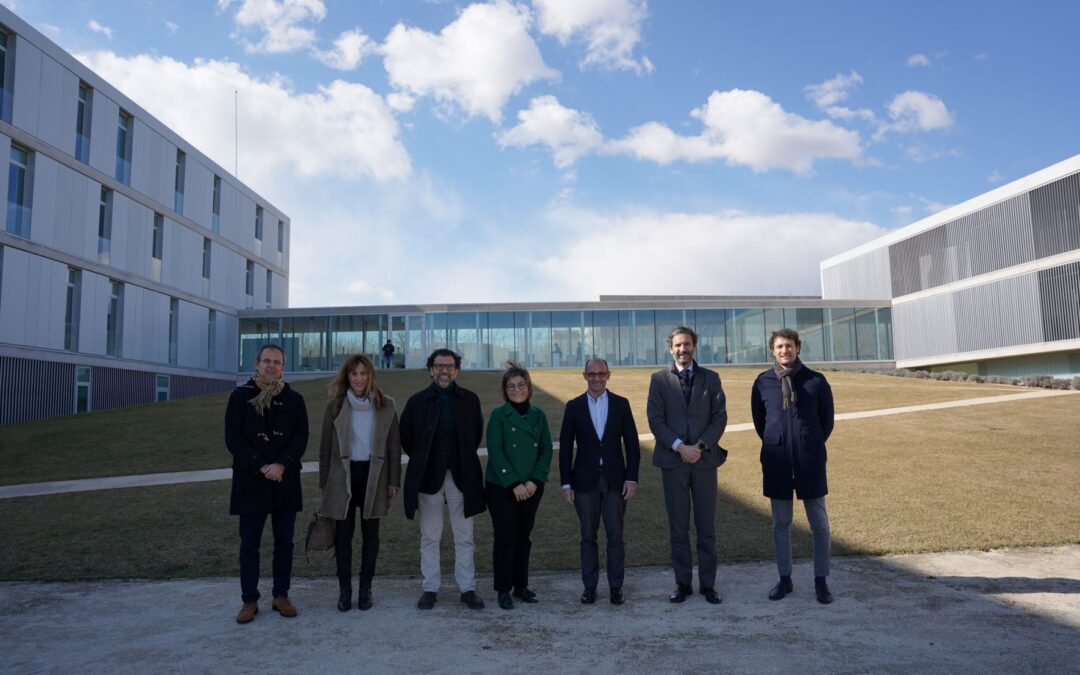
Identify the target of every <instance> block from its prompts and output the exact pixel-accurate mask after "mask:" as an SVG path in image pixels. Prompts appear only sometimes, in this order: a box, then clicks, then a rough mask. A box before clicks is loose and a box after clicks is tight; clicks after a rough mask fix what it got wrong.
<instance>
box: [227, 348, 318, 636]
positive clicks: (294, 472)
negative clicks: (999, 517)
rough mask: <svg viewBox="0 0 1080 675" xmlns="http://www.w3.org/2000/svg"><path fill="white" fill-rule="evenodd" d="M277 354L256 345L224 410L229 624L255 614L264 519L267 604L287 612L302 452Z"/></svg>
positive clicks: (295, 399) (291, 609)
mask: <svg viewBox="0 0 1080 675" xmlns="http://www.w3.org/2000/svg"><path fill="white" fill-rule="evenodd" d="M284 372H285V352H284V350H282V348H281V347H279V346H277V345H263V346H262V347H261V348H260V349H259V352H258V354H257V355H256V356H255V374H254V376H252V378H251V379H250V380H248V381H247V382H245V383H244V384H243V385H241V386H239V387H237V388H236V389H235V390H233V393H232V394H231V395H230V396H229V403H228V407H227V408H226V410H225V445H226V446H227V447H228V448H229V452H230V453H231V454H232V457H233V464H232V496H231V497H230V499H229V513H230V514H232V515H235V516H239V517H240V597H241V600H242V601H243V606H242V607H241V608H240V612H239V613H238V614H237V615H236V622H237V623H249V622H251V621H252V620H253V619H254V618H255V615H256V614H258V613H259V545H260V543H261V541H262V534H263V528H264V526H265V525H266V519H267V517H269V518H270V521H271V525H272V530H273V533H274V562H273V567H272V569H273V574H274V586H273V590H272V592H273V601H272V602H271V605H270V606H271V607H272V608H273V610H274V611H275V612H278V613H279V614H280V615H281V616H283V617H294V616H296V614H297V611H296V607H295V606H294V605H293V604H292V602H290V601H289V584H290V582H291V580H292V559H293V532H294V529H295V526H296V514H297V512H299V511H300V510H301V509H302V508H303V497H302V495H301V493H300V460H301V458H302V457H303V456H304V450H306V449H307V441H308V416H307V406H306V405H305V404H304V397H303V396H301V395H300V394H299V393H298V392H297V391H295V390H294V389H292V388H291V387H289V385H288V384H287V383H286V382H285V378H284Z"/></svg>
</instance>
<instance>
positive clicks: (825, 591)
mask: <svg viewBox="0 0 1080 675" xmlns="http://www.w3.org/2000/svg"><path fill="white" fill-rule="evenodd" d="M814 595H816V596H817V601H818V602H820V603H821V604H823V605H827V604H829V603H830V602H832V593H831V592H830V591H829V584H827V583H825V582H821V583H817V584H814Z"/></svg>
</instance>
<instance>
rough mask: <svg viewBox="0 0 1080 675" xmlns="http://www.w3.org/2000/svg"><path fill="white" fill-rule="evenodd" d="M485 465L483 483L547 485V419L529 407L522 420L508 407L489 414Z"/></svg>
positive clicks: (539, 410) (549, 441)
mask: <svg viewBox="0 0 1080 675" xmlns="http://www.w3.org/2000/svg"><path fill="white" fill-rule="evenodd" d="M485 438H486V439H487V451H488V463H487V473H486V474H485V476H484V479H485V480H486V481H487V482H489V483H494V484H495V485H501V486H502V487H504V488H510V487H513V486H515V485H517V484H518V483H525V482H527V481H530V480H531V481H532V482H534V483H538V484H543V483H545V482H547V477H548V469H550V468H551V454H552V448H551V431H550V430H549V429H548V423H547V415H545V414H544V411H543V410H541V409H540V408H537V407H536V406H534V405H532V404H529V410H528V412H526V413H525V416H524V417H523V416H521V415H520V414H518V412H517V411H516V410H514V407H513V406H512V405H510V404H509V403H504V404H503V405H501V406H500V407H498V408H496V409H495V410H493V411H492V412H491V417H490V418H488V425H487V434H486V436H485Z"/></svg>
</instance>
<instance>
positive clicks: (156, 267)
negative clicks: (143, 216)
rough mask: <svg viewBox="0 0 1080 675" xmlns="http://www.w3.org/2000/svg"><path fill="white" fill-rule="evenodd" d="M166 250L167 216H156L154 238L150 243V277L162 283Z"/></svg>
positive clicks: (156, 214)
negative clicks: (163, 260) (162, 266)
mask: <svg viewBox="0 0 1080 675" xmlns="http://www.w3.org/2000/svg"><path fill="white" fill-rule="evenodd" d="M164 248H165V216H163V215H161V214H160V213H155V214H154V237H153V240H152V241H151V243H150V276H151V277H153V279H154V281H161V260H162V257H161V256H162V253H163V250H164Z"/></svg>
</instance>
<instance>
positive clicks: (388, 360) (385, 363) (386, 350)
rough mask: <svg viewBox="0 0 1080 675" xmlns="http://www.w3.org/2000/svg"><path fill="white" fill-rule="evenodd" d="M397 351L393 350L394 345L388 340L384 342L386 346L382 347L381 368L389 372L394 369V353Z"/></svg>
mask: <svg viewBox="0 0 1080 675" xmlns="http://www.w3.org/2000/svg"><path fill="white" fill-rule="evenodd" d="M396 351H397V350H396V349H395V348H394V343H393V342H391V341H390V340H389V339H387V340H386V344H384V345H383V346H382V367H383V368H385V369H387V370H389V369H390V368H393V367H394V352H396Z"/></svg>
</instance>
